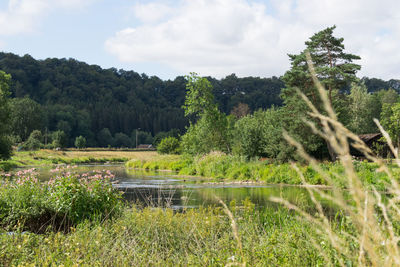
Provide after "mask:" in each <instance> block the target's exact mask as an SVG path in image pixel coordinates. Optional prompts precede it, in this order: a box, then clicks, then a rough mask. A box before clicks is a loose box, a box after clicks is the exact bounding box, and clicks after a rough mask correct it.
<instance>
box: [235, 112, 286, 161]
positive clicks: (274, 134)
mask: <svg viewBox="0 0 400 267" xmlns="http://www.w3.org/2000/svg"><path fill="white" fill-rule="evenodd" d="M281 111H282V110H281V109H277V108H274V107H273V108H271V109H268V110H266V111H262V110H259V111H256V112H254V114H253V115H248V116H246V117H243V118H241V119H240V120H238V121H237V122H236V123H235V129H234V132H233V138H234V145H233V152H234V153H235V154H239V155H243V156H246V157H247V158H253V157H270V158H277V157H278V154H279V153H280V150H281V143H282V142H283V139H282V125H281V123H282V112H281Z"/></svg>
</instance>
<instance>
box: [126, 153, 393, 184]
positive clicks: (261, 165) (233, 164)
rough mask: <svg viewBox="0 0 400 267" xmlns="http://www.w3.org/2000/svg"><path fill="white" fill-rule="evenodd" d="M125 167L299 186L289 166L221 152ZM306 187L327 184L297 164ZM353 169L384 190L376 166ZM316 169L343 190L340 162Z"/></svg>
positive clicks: (163, 157)
mask: <svg viewBox="0 0 400 267" xmlns="http://www.w3.org/2000/svg"><path fill="white" fill-rule="evenodd" d="M126 166H127V167H129V168H140V169H148V170H171V171H176V172H177V173H178V174H179V175H195V176H201V177H205V178H207V179H206V181H220V182H232V181H254V182H264V183H268V184H291V185H301V184H303V183H304V182H303V181H302V179H301V177H300V176H299V174H298V173H297V172H296V170H294V169H293V168H292V167H291V165H290V164H289V163H284V164H277V163H271V162H268V161H259V160H250V161H248V160H245V159H243V158H240V157H236V156H232V155H225V154H222V153H215V152H214V153H210V154H208V155H205V156H201V157H188V156H178V155H158V156H155V157H152V158H148V159H134V160H131V161H129V162H127V163H126ZM297 166H298V168H299V169H300V171H301V172H302V173H303V175H304V178H305V181H306V182H307V184H313V185H328V182H327V181H326V179H324V177H323V176H322V175H321V174H320V173H318V172H316V171H315V170H314V169H313V168H311V167H310V166H308V165H301V164H297ZM354 166H355V169H356V171H357V173H358V175H359V177H360V179H361V181H362V182H363V183H364V184H366V185H374V186H376V188H377V189H379V190H384V188H385V183H386V182H387V181H388V177H387V174H385V173H383V172H378V165H377V164H374V163H369V162H360V161H354ZM320 167H321V168H322V169H323V170H324V171H326V173H328V174H329V176H330V178H331V179H332V180H333V181H334V183H335V185H337V186H338V187H341V188H343V187H344V184H345V178H343V175H342V174H343V173H344V168H343V165H342V164H340V163H332V162H326V163H320ZM392 171H393V172H394V173H397V174H399V173H400V169H399V168H397V167H395V166H392Z"/></svg>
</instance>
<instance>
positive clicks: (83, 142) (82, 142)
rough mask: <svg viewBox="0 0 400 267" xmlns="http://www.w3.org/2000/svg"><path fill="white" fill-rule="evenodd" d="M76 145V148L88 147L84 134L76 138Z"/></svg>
mask: <svg viewBox="0 0 400 267" xmlns="http://www.w3.org/2000/svg"><path fill="white" fill-rule="evenodd" d="M75 146H76V148H79V149H81V148H85V147H86V138H85V137H83V136H82V135H80V136H78V137H77V138H76V139H75Z"/></svg>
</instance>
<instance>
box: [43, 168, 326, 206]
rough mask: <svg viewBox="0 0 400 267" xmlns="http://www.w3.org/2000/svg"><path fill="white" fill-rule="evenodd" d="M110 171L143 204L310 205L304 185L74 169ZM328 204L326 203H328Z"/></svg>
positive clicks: (127, 196) (133, 199) (46, 175)
mask: <svg viewBox="0 0 400 267" xmlns="http://www.w3.org/2000/svg"><path fill="white" fill-rule="evenodd" d="M93 170H110V171H111V172H112V173H113V174H114V175H115V176H116V180H117V181H118V182H117V183H116V184H115V185H114V186H115V187H116V188H118V189H119V190H121V191H122V192H123V197H124V199H125V200H127V201H129V202H131V203H137V204H139V205H143V206H162V207H170V208H172V209H183V208H196V207H199V206H213V205H218V203H217V202H218V201H217V199H218V198H219V199H221V200H223V201H224V202H225V203H227V204H229V203H231V202H232V201H234V202H235V203H236V204H238V205H241V204H242V203H243V201H245V200H246V199H247V200H250V201H251V202H252V203H254V204H255V205H256V207H258V208H268V207H275V208H277V207H278V206H279V205H277V204H276V203H273V202H271V201H270V200H269V198H270V197H271V196H275V197H282V198H284V199H286V200H289V201H290V202H292V203H294V204H296V205H299V206H300V207H303V208H308V207H311V206H313V205H312V203H311V201H310V198H309V195H308V192H307V190H306V189H305V188H302V187H296V186H285V185H261V184H213V183H206V182H204V181H202V182H200V180H201V178H197V177H196V178H195V177H191V178H187V177H179V176H178V175H175V174H174V173H173V172H146V171H140V170H135V169H127V168H125V166H124V165H81V166H79V167H77V168H74V169H73V171H74V172H78V173H79V172H88V171H93ZM38 171H39V173H40V179H41V180H47V179H49V177H50V176H51V175H52V173H51V172H50V169H46V168H43V169H38ZM328 206H329V205H328Z"/></svg>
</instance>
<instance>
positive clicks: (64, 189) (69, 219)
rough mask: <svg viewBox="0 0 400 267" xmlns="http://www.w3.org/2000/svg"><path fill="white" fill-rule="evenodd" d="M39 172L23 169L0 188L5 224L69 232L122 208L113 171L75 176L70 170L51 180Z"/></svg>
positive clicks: (0, 222) (1, 218)
mask: <svg viewBox="0 0 400 267" xmlns="http://www.w3.org/2000/svg"><path fill="white" fill-rule="evenodd" d="M56 171H62V170H58V169H57V170H56ZM36 175H37V174H36V173H35V172H34V169H30V170H24V171H19V172H17V173H16V174H15V175H14V177H12V180H10V181H7V182H5V184H4V185H3V186H2V187H1V188H0V225H1V227H3V228H6V229H8V230H12V229H13V228H20V229H22V230H29V231H33V232H44V231H45V230H46V228H47V227H48V226H50V227H51V228H52V229H54V230H65V231H68V230H69V227H70V226H74V225H77V224H78V223H80V222H83V221H84V220H86V219H90V220H95V219H100V220H102V219H105V218H109V217H112V216H113V215H116V214H118V212H119V211H120V208H121V196H120V193H119V192H118V191H117V190H116V189H114V188H113V187H112V184H111V179H112V178H113V175H112V174H110V173H87V174H82V175H75V174H73V173H71V170H68V169H67V170H65V172H62V173H61V174H60V175H57V177H54V178H52V179H50V181H48V182H40V181H38V179H37V177H36Z"/></svg>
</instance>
